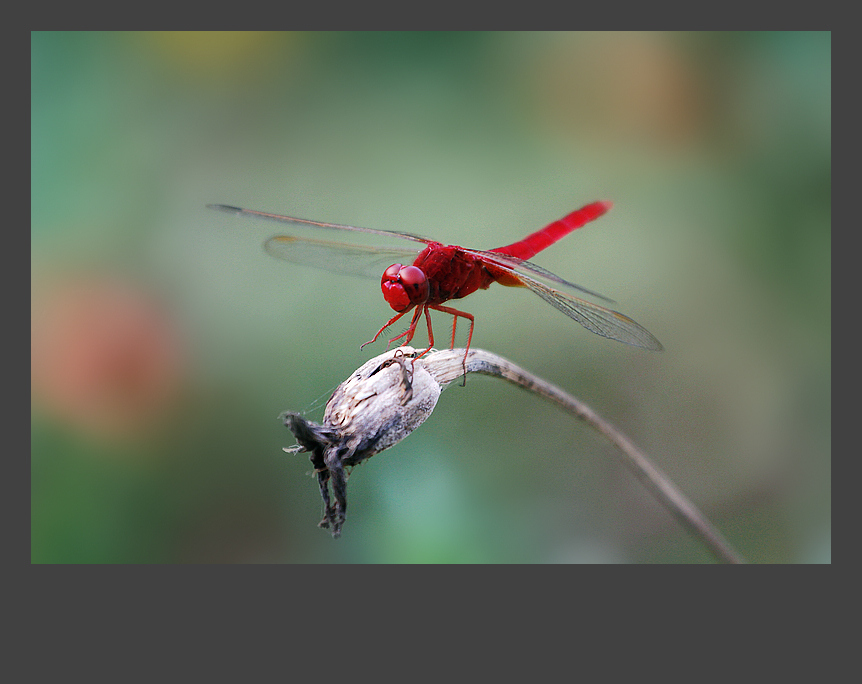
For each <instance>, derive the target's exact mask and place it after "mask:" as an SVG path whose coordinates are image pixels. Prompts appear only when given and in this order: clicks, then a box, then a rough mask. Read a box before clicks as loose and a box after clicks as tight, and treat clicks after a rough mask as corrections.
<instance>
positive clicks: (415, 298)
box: [398, 266, 428, 304]
mask: <svg viewBox="0 0 862 684" xmlns="http://www.w3.org/2000/svg"><path fill="white" fill-rule="evenodd" d="M398 280H399V281H400V282H401V285H403V286H404V291H405V292H406V293H407V296H408V297H410V302H411V303H413V304H423V303H425V300H426V299H428V279H427V278H426V277H425V274H424V273H423V272H422V269H421V268H417V267H416V266H405V267H404V268H402V269H401V270H400V271H399V272H398Z"/></svg>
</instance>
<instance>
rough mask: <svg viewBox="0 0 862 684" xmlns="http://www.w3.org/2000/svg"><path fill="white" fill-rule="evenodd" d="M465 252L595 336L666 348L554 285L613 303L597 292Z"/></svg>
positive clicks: (497, 257) (532, 267) (529, 267)
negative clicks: (508, 276)
mask: <svg viewBox="0 0 862 684" xmlns="http://www.w3.org/2000/svg"><path fill="white" fill-rule="evenodd" d="M465 251H467V252H469V253H470V254H473V255H475V256H477V257H478V258H480V259H481V260H482V261H483V262H484V263H485V264H490V265H491V266H492V267H493V268H498V269H500V270H501V271H504V272H505V273H508V274H509V275H512V276H514V277H515V278H516V279H517V280H518V281H520V282H521V283H522V284H523V285H524V286H525V287H528V288H530V290H532V291H533V292H535V293H536V294H537V295H539V297H541V298H542V299H544V300H545V301H546V302H547V303H548V304H550V305H551V306H553V307H554V308H555V309H558V310H559V311H562V312H563V313H564V314H566V316H568V317H569V318H571V319H573V320H575V321H577V322H578V323H580V324H581V325H582V326H584V327H585V328H586V329H587V330H589V331H590V332H592V333H595V334H596V335H601V336H602V337H607V338H609V339H612V340H617V341H618V342H625V343H626V344H631V345H634V346H635V347H641V348H643V349H650V350H653V351H660V350H662V349H663V347H662V344H661V342H659V341H658V340H657V339H656V338H655V337H654V336H653V334H652V333H650V332H649V331H648V330H647V329H646V328H644V327H643V326H642V325H640V324H639V323H637V322H636V321H633V320H632V319H631V318H629V317H628V316H626V315H624V314H621V313H619V312H618V311H613V310H611V309H608V308H606V307H604V306H600V305H599V304H593V303H592V302H588V301H586V300H584V299H581V298H580V297H574V296H572V295H569V294H566V293H565V292H562V291H560V290H559V289H557V287H555V286H563V287H564V288H567V289H572V290H577V291H579V292H583V293H586V294H589V295H592V296H594V297H599V298H601V299H604V300H606V301H612V300H609V299H608V298H607V297H604V296H603V295H600V294H598V293H597V292H593V291H591V290H588V289H587V288H585V287H581V286H580V285H575V284H574V283H570V282H569V281H567V280H563V279H562V278H560V277H559V276H556V275H554V274H553V273H551V272H550V271H548V270H546V269H544V268H542V267H541V266H537V265H536V264H533V263H530V262H529V261H523V260H521V259H515V258H513V257H509V256H506V255H505V254H499V253H497V252H481V251H478V250H465Z"/></svg>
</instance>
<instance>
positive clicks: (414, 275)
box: [380, 264, 428, 312]
mask: <svg viewBox="0 0 862 684" xmlns="http://www.w3.org/2000/svg"><path fill="white" fill-rule="evenodd" d="M380 289H381V290H383V298H384V299H385V300H386V302H387V303H388V304H389V306H391V307H392V308H393V309H395V311H398V312H402V311H407V310H408V309H410V308H412V307H414V306H416V305H417V304H424V303H425V302H426V301H427V300H428V279H427V278H426V277H425V274H424V273H423V272H422V269H420V268H417V267H416V266H402V265H401V264H392V265H391V266H390V267H389V268H387V269H386V270H385V271H384V272H383V278H381V279H380Z"/></svg>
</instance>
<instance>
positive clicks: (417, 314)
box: [387, 306, 422, 347]
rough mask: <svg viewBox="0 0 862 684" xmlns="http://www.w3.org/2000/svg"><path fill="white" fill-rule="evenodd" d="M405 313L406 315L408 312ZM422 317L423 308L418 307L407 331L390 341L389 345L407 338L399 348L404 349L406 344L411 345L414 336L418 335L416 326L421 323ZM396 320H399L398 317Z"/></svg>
mask: <svg viewBox="0 0 862 684" xmlns="http://www.w3.org/2000/svg"><path fill="white" fill-rule="evenodd" d="M404 313H406V311H405V312H404ZM402 315H403V314H402ZM421 315H422V307H419V306H417V307H416V312H415V313H414V314H413V318H411V319H410V325H409V326H408V328H407V330H405V331H404V332H403V333H401V334H400V335H396V336H395V337H393V338H392V339H391V340H389V344H392V343H393V342H395V341H396V340H400V339H401V338H402V337H406V338H407V339H405V340H404V341H403V342H402V343H401V344H400V345H399V346H401V347H403V346H404V345H405V344H410V340H412V339H413V336H414V335H415V334H416V324H417V323H418V322H419V317H420V316H421ZM395 320H398V317H396V318H395ZM387 325H388V324H387Z"/></svg>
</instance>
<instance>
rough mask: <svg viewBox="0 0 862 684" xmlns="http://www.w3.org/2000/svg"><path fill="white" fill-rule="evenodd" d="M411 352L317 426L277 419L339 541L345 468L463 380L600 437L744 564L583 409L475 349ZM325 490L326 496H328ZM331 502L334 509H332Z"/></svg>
mask: <svg viewBox="0 0 862 684" xmlns="http://www.w3.org/2000/svg"><path fill="white" fill-rule="evenodd" d="M418 354H419V352H418V351H416V350H414V349H413V348H412V347H400V348H398V349H396V350H395V351H394V352H393V351H389V352H386V353H384V354H381V355H380V356H377V357H375V358H373V359H371V360H370V361H368V362H367V363H365V364H364V365H363V366H362V367H361V368H359V369H358V370H357V371H356V372H355V373H354V374H353V375H352V376H351V377H350V378H348V379H347V380H346V381H345V382H344V383H342V384H341V385H340V386H339V387H338V389H337V390H336V391H335V393H334V394H333V395H332V397H331V398H330V399H329V402H327V405H326V410H325V413H324V418H323V424H322V425H317V424H315V423H312V422H310V421H306V420H305V419H304V418H302V417H301V416H300V415H299V414H296V413H285V414H283V418H284V424H285V425H286V426H287V427H288V428H290V430H291V431H292V432H293V433H294V435H295V436H296V439H297V442H298V443H299V444H298V445H297V446H296V447H293V448H292V449H286V451H308V452H311V462H312V464H313V465H314V468H315V471H316V472H317V477H318V483H319V485H320V492H321V495H322V497H323V502H324V509H325V510H324V517H323V520H322V521H321V523H320V526H321V527H325V528H330V530H331V532H332V535H333V536H334V537H337V536H339V535H340V534H341V527H342V525H343V524H344V516H345V512H346V510H347V495H346V485H347V472H346V471H345V468H349V467H350V466H353V465H355V464H356V463H359V462H360V461H363V460H365V459H366V458H369V457H371V456H373V455H374V454H377V453H380V452H381V451H383V450H384V449H387V448H389V447H390V446H392V445H394V444H396V443H398V442H400V441H401V440H402V439H404V438H405V437H406V436H407V435H408V434H410V433H411V432H412V431H413V430H415V429H416V428H417V427H419V425H421V424H422V422H423V421H424V420H425V419H426V418H428V416H430V415H431V412H432V411H433V410H434V406H436V404H437V399H438V398H439V397H440V393H441V392H442V390H443V389H445V388H446V387H447V386H448V385H449V383H451V382H452V381H453V380H456V379H458V378H459V377H461V376H462V375H464V373H465V368H466V372H467V373H481V374H483V375H491V376H493V377H498V378H502V379H504V380H508V381H509V382H512V383H514V384H516V385H518V386H519V387H523V388H524V389H526V390H528V391H530V392H534V393H536V394H538V395H539V396H541V397H544V398H545V399H548V400H550V401H552V402H554V403H556V404H557V405H559V406H561V407H562V408H563V409H565V410H566V411H568V412H569V413H571V414H572V415H574V416H576V417H578V418H580V419H582V420H584V421H585V422H586V423H588V424H589V425H590V426H592V427H594V428H595V429H596V430H598V431H599V432H600V433H601V434H603V435H604V436H605V437H607V438H608V439H609V440H610V441H611V443H612V444H614V445H615V446H616V447H617V448H618V449H619V451H620V453H621V454H622V461H623V463H625V465H626V466H627V467H628V468H629V469H630V470H631V471H632V472H633V473H634V474H635V476H636V477H637V478H638V479H639V480H640V481H641V482H642V483H643V484H644V486H645V487H646V488H647V489H648V490H649V491H650V492H651V493H652V494H653V495H654V496H655V497H656V498H657V499H658V500H659V501H660V502H661V503H662V504H664V506H665V507H666V508H667V509H668V510H669V511H670V512H671V513H672V514H673V515H674V516H676V518H677V519H678V520H679V521H680V522H681V523H682V524H683V525H684V526H685V527H687V528H688V529H689V531H691V532H692V533H693V534H694V535H695V536H696V537H697V538H698V539H700V540H701V542H703V543H704V544H705V545H706V546H707V548H709V550H710V551H711V552H712V553H713V554H715V556H716V557H717V558H718V559H719V560H721V561H723V562H726V563H740V562H743V559H742V558H741V557H740V556H739V555H738V554H737V553H736V552H735V551H734V550H733V549H732V548H731V547H730V545H729V544H728V543H727V541H726V540H725V539H724V537H723V536H722V535H721V533H720V532H719V531H718V530H717V529H716V528H715V527H714V526H713V525H712V524H711V523H710V522H709V520H707V519H706V518H705V517H704V516H703V514H702V513H701V512H700V511H699V510H698V509H697V507H696V506H695V505H694V504H693V503H692V502H691V501H689V500H688V498H687V497H686V496H685V495H684V494H683V493H682V492H681V491H680V490H679V489H678V488H677V487H676V486H675V485H674V484H673V483H672V482H671V481H670V480H669V479H668V477H667V476H666V475H665V474H664V473H662V472H661V470H659V469H658V468H657V467H656V466H655V465H654V464H653V463H652V462H651V461H650V460H649V459H648V458H647V457H646V455H645V454H643V452H641V451H640V450H639V449H638V448H637V447H636V446H635V445H634V444H633V443H632V441H631V440H629V439H628V437H626V436H625V435H624V434H623V433H622V432H620V431H619V430H618V429H616V428H615V427H614V426H613V425H611V424H610V423H608V422H607V421H606V420H604V419H603V418H602V417H601V416H599V415H598V414H597V413H596V412H595V411H593V410H592V409H591V408H590V407H589V406H587V405H586V404H584V403H582V402H581V401H579V400H578V399H576V398H575V397H573V396H571V395H570V394H568V393H566V392H564V391H563V390H561V389H560V388H559V387H556V386H554V385H552V384H550V383H548V382H546V381H544V380H542V379H541V378H539V377H537V376H535V375H533V374H532V373H529V372H527V371H525V370H524V369H522V368H519V367H518V366H516V365H515V364H513V363H511V362H510V361H508V360H506V359H504V358H502V357H500V356H497V355H496V354H492V353H491V352H487V351H484V350H482V349H470V351H469V352H467V355H466V361H465V355H464V350H463V349H451V350H443V351H436V350H434V351H432V352H429V353H427V354H425V355H424V356H422V357H421V358H418V359H416V358H414V357H415V356H417V355H418ZM330 488H331V490H332V496H330ZM333 499H334V501H333Z"/></svg>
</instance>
